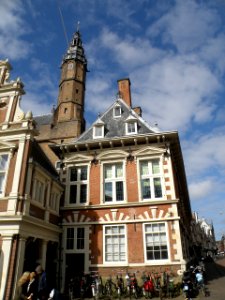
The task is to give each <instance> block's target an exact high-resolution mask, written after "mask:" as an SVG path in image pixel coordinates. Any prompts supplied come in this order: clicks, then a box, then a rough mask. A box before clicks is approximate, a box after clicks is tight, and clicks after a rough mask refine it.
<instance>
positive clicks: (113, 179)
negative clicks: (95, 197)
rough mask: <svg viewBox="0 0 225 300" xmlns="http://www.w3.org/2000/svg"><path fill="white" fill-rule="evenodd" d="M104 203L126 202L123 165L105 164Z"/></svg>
mask: <svg viewBox="0 0 225 300" xmlns="http://www.w3.org/2000/svg"><path fill="white" fill-rule="evenodd" d="M103 168H104V171H103V173H104V202H105V203H108V202H119V201H124V170H123V163H114V164H104V166H103Z"/></svg>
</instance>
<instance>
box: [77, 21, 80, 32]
mask: <svg viewBox="0 0 225 300" xmlns="http://www.w3.org/2000/svg"><path fill="white" fill-rule="evenodd" d="M79 30H80V21H78V22H77V31H79Z"/></svg>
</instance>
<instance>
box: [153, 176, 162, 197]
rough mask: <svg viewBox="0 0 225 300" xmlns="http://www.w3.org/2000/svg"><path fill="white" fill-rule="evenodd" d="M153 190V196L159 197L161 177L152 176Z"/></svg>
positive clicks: (160, 194)
mask: <svg viewBox="0 0 225 300" xmlns="http://www.w3.org/2000/svg"><path fill="white" fill-rule="evenodd" d="M153 182H154V191H155V197H156V198H161V197H162V186H161V179H160V178H154V179H153Z"/></svg>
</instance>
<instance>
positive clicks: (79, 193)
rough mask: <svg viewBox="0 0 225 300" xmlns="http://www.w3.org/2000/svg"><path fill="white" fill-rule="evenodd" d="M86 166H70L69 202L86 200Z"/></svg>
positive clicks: (83, 201) (78, 202) (82, 202)
mask: <svg viewBox="0 0 225 300" xmlns="http://www.w3.org/2000/svg"><path fill="white" fill-rule="evenodd" d="M87 170H88V169H87V166H77V167H72V168H70V196H69V203H71V204H84V203H86V202H87V183H88V181H87Z"/></svg>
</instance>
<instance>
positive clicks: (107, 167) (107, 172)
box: [104, 165, 112, 178]
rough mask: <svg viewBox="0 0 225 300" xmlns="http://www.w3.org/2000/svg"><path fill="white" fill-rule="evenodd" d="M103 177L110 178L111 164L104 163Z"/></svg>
mask: <svg viewBox="0 0 225 300" xmlns="http://www.w3.org/2000/svg"><path fill="white" fill-rule="evenodd" d="M104 169H105V172H104V173H105V178H112V166H111V165H105V167H104Z"/></svg>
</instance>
